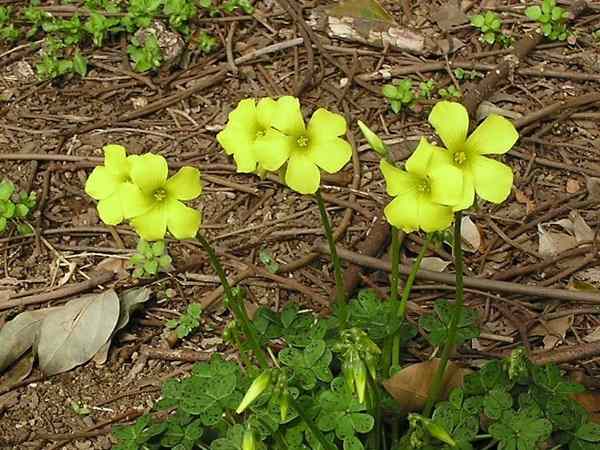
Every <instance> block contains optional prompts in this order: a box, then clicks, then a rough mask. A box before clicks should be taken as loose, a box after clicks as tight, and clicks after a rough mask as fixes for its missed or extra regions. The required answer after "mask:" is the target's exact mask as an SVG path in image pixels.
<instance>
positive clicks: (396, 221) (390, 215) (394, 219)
mask: <svg viewBox="0 0 600 450" xmlns="http://www.w3.org/2000/svg"><path fill="white" fill-rule="evenodd" d="M383 212H384V214H385V217H386V219H387V221H388V222H389V223H390V224H391V225H393V226H395V227H396V228H399V229H401V230H402V231H404V232H405V233H411V232H413V231H417V230H418V229H419V203H418V195H417V193H416V192H415V191H409V192H406V193H404V194H402V195H399V196H398V197H396V198H395V199H394V200H392V201H391V202H390V203H389V204H388V205H387V206H386V207H385V209H384V210H383Z"/></svg>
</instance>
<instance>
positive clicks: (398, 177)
mask: <svg viewBox="0 0 600 450" xmlns="http://www.w3.org/2000/svg"><path fill="white" fill-rule="evenodd" d="M379 168H380V169H381V173H382V174H383V178H384V179H385V185H386V192H387V194H388V195H390V196H392V197H396V196H399V195H404V194H406V193H408V192H416V190H417V187H418V185H419V179H418V178H417V177H415V176H414V175H411V174H410V173H408V172H406V171H404V170H402V169H398V168H397V167H394V166H393V165H391V164H390V163H389V162H387V161H386V160H385V159H382V160H381V161H380V162H379Z"/></svg>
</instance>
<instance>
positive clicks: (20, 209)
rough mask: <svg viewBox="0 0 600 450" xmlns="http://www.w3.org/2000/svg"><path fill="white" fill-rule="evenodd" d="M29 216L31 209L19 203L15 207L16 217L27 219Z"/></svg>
mask: <svg viewBox="0 0 600 450" xmlns="http://www.w3.org/2000/svg"><path fill="white" fill-rule="evenodd" d="M27 214H29V208H28V207H27V206H25V205H24V204H22V203H17V205H16V206H15V217H21V218H23V217H27Z"/></svg>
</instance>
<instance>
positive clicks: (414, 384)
mask: <svg viewBox="0 0 600 450" xmlns="http://www.w3.org/2000/svg"><path fill="white" fill-rule="evenodd" d="M439 363H440V360H439V358H435V359H432V360H429V361H425V362H422V363H417V364H411V365H410V366H408V367H405V368H404V369H402V370H401V371H400V372H398V373H396V374H395V375H394V376H392V377H391V378H389V379H387V380H385V381H384V382H383V386H384V387H385V389H386V391H388V393H389V394H390V395H391V396H392V397H394V399H395V400H396V401H397V402H398V403H399V405H400V408H401V409H402V411H403V412H410V411H420V410H421V409H423V407H424V406H425V402H426V400H427V395H428V394H429V389H430V388H431V384H432V382H433V377H434V375H435V371H436V370H437V367H438V365H439ZM470 372H471V371H470V370H469V369H465V368H463V367H460V366H459V365H457V364H455V363H453V362H449V363H448V366H447V367H446V373H445V375H444V382H443V388H442V391H441V395H440V398H441V399H445V398H447V397H448V394H449V393H450V391H451V390H452V389H454V388H457V387H460V386H462V385H463V382H464V377H465V375H467V374H468V373H470Z"/></svg>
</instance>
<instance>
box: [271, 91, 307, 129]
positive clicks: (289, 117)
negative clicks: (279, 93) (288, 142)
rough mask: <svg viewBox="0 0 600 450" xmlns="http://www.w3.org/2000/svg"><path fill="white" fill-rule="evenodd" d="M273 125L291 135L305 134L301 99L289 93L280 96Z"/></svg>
mask: <svg viewBox="0 0 600 450" xmlns="http://www.w3.org/2000/svg"><path fill="white" fill-rule="evenodd" d="M271 126H272V127H273V128H275V129H277V130H279V131H281V132H282V133H285V134H287V135H290V136H300V135H302V134H304V132H305V128H304V117H303V116H302V110H301V109H300V101H299V100H298V99H297V98H296V97H291V96H289V95H286V96H284V97H280V98H278V99H277V110H276V113H275V116H274V117H273V123H272V124H271Z"/></svg>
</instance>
